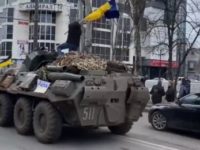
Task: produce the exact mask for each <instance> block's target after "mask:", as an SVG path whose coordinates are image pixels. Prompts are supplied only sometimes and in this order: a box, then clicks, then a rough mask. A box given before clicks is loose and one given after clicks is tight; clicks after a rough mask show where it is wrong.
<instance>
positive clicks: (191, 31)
mask: <svg viewBox="0 0 200 150" xmlns="http://www.w3.org/2000/svg"><path fill="white" fill-rule="evenodd" d="M161 2H162V4H163V6H164V13H163V15H162V16H160V17H159V18H157V19H156V20H153V21H152V20H149V22H150V23H149V25H148V31H147V35H148V36H151V35H152V33H153V35H154V37H155V38H157V44H156V45H155V46H154V47H161V48H163V47H165V48H166V50H167V51H168V54H169V59H168V64H169V66H168V77H169V79H171V80H172V79H175V86H176V84H177V79H178V77H179V75H180V73H181V68H182V67H183V66H185V62H186V59H187V56H188V54H189V53H190V52H191V51H192V49H193V48H194V47H198V46H199V45H198V44H199V43H198V42H199V40H198V38H199V36H200V19H199V17H198V16H199V14H200V2H198V0H191V1H189V2H188V4H187V5H186V0H170V1H169V0H161ZM186 6H187V7H186ZM161 22H162V23H161ZM186 28H187V29H186ZM156 33H157V34H158V35H159V34H161V36H158V35H157V34H156ZM152 49H153V48H152ZM173 53H176V54H177V58H178V59H177V62H178V68H177V69H176V72H175V74H174V75H173V71H172V62H173V60H172V57H173ZM173 77H175V78H173Z"/></svg>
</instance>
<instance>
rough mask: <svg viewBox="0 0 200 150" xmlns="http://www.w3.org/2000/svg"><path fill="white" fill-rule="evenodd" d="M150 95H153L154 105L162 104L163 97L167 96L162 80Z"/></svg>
mask: <svg viewBox="0 0 200 150" xmlns="http://www.w3.org/2000/svg"><path fill="white" fill-rule="evenodd" d="M150 94H151V95H152V96H151V99H152V103H153V104H154V105H155V104H158V103H161V102H162V97H163V96H164V95H165V90H164V87H163V86H162V82H161V80H159V81H158V84H157V85H154V86H153V87H152V89H151V92H150Z"/></svg>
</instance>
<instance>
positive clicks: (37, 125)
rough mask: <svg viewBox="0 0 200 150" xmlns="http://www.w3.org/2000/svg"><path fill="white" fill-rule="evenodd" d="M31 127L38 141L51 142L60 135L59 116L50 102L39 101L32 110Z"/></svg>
mask: <svg viewBox="0 0 200 150" xmlns="http://www.w3.org/2000/svg"><path fill="white" fill-rule="evenodd" d="M33 128H34V133H35V136H36V137H37V139H38V141H40V142H42V143H53V142H55V141H56V140H58V139H59V138H60V136H61V131H62V120H61V116H60V115H59V113H58V112H57V110H56V109H55V108H54V107H53V106H52V105H51V104H50V103H48V102H41V103H39V104H38V105H37V107H36V109H35V112H34V117H33Z"/></svg>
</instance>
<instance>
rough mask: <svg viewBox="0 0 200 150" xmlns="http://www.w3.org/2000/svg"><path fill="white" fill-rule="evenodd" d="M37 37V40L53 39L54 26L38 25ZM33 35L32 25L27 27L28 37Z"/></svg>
mask: <svg viewBox="0 0 200 150" xmlns="http://www.w3.org/2000/svg"><path fill="white" fill-rule="evenodd" d="M38 30H39V31H38V32H39V34H38V36H39V37H38V38H39V40H53V41H54V40H55V32H56V31H55V26H47V25H40V26H39V28H38ZM33 37H34V26H30V28H29V39H30V40H31V39H33Z"/></svg>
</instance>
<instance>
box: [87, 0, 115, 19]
mask: <svg viewBox="0 0 200 150" xmlns="http://www.w3.org/2000/svg"><path fill="white" fill-rule="evenodd" d="M104 16H105V17H106V18H107V19H112V18H119V11H118V9H117V5H116V2H115V0H110V1H109V2H106V3H105V4H103V5H101V6H100V7H99V8H98V9H97V10H95V11H93V12H92V13H90V14H89V15H88V16H86V17H85V18H84V21H86V22H92V21H96V20H100V19H101V18H102V17H104Z"/></svg>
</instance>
